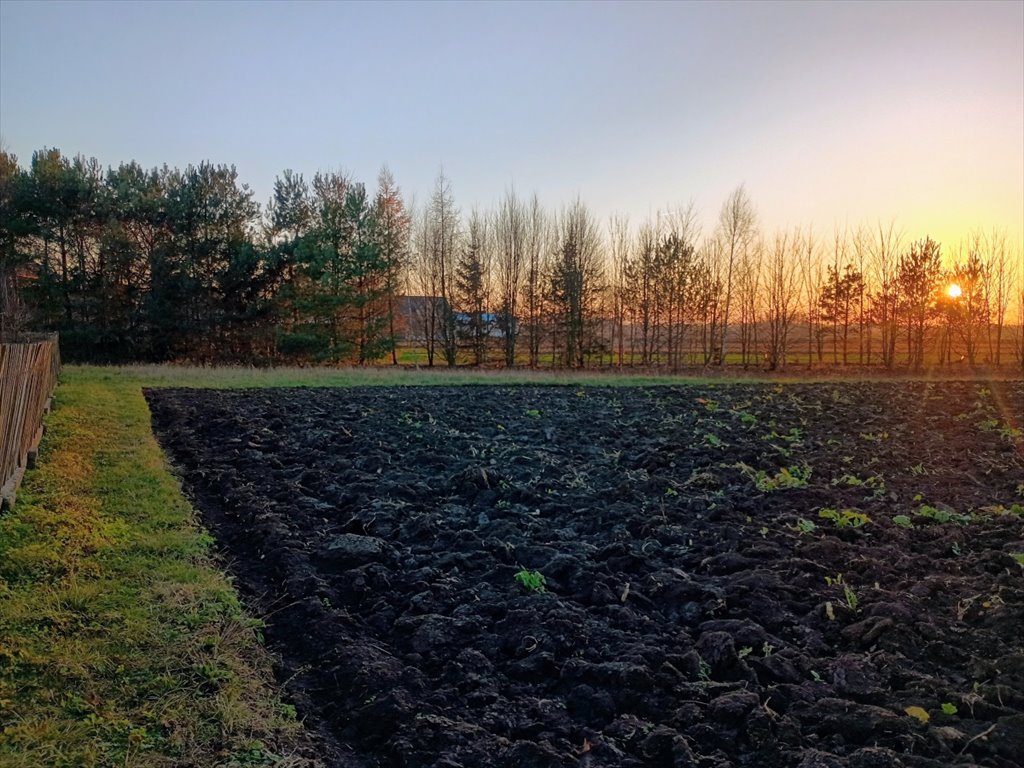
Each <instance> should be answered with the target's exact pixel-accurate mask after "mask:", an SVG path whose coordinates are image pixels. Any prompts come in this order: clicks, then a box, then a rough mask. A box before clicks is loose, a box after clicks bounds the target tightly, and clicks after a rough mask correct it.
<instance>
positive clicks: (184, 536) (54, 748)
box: [0, 368, 308, 768]
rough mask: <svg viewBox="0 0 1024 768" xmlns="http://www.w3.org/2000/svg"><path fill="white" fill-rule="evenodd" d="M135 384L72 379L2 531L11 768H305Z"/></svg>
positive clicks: (83, 374)
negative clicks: (275, 767) (274, 767)
mask: <svg viewBox="0 0 1024 768" xmlns="http://www.w3.org/2000/svg"><path fill="white" fill-rule="evenodd" d="M140 383H141V382H140V380H139V377H136V376H124V375H117V374H116V373H115V374H113V375H112V374H111V373H110V372H104V371H103V370H102V369H76V368H68V369H66V371H65V374H64V375H63V377H62V384H61V386H60V387H59V389H58V392H57V399H56V402H57V407H56V409H55V410H54V412H53V413H52V414H51V415H50V417H49V418H48V420H47V425H48V431H47V434H46V437H45V439H44V441H43V445H42V449H41V454H40V461H39V468H38V469H37V470H35V471H33V472H29V473H28V475H27V476H26V481H25V484H24V485H23V486H22V491H21V493H20V494H19V497H18V503H17V505H16V507H15V509H14V511H13V513H9V514H7V515H5V516H3V517H0V765H2V766H4V767H5V768H6V767H7V766H11V767H12V768H13V767H14V766H19V767H20V766H24V767H25V768H28V767H29V766H32V767H33V768H35V767H37V766H53V767H54V768H58V767H59V766H93V765H95V766H165V765H166V766H171V765H173V766H218V765H221V766H242V765H245V766H259V765H282V766H283V765H289V766H295V765H305V764H308V763H307V761H304V760H302V759H300V758H297V757H294V756H290V757H289V756H288V755H289V754H292V755H294V754H295V752H296V744H297V743H298V741H299V740H300V739H301V728H300V727H299V726H298V724H297V723H295V722H294V711H293V710H292V709H291V708H290V707H288V706H287V705H282V704H281V703H280V701H279V700H278V699H277V698H276V693H275V690H274V688H273V686H272V684H271V682H270V681H271V675H270V663H269V658H268V655H267V653H266V652H265V650H264V649H263V648H262V646H261V645H260V644H259V640H258V631H259V625H258V623H257V622H255V621H253V620H252V619H250V618H248V617H247V616H246V615H245V613H244V611H243V610H242V608H241V606H240V605H239V602H238V598H237V596H236V593H235V591H234V589H233V587H232V585H231V584H230V582H229V581H228V580H227V579H226V577H225V576H223V575H222V574H221V573H220V572H219V571H218V570H217V568H216V567H215V565H214V564H213V563H212V561H211V559H210V558H209V556H208V549H209V547H210V544H211V539H210V538H209V536H208V535H207V534H206V533H205V532H203V530H202V529H201V528H200V527H199V526H198V525H197V524H196V521H195V519H194V517H193V512H192V509H191V507H190V506H189V504H188V503H187V502H186V501H185V499H184V498H183V497H182V495H181V492H180V489H179V486H178V483H177V481H176V480H175V479H174V477H173V476H172V475H171V474H170V473H169V472H168V471H167V468H166V466H165V463H164V458H163V454H162V453H161V452H160V449H159V447H158V446H157V443H156V441H155V439H154V438H153V435H152V433H151V432H150V423H149V410H148V408H147V406H146V402H145V400H144V399H143V397H142V392H141V388H140V386H139V384H140Z"/></svg>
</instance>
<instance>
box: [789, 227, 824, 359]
mask: <svg viewBox="0 0 1024 768" xmlns="http://www.w3.org/2000/svg"><path fill="white" fill-rule="evenodd" d="M792 248H793V252H794V255H795V257H796V259H797V260H798V261H799V263H800V276H801V278H802V282H803V287H804V299H805V307H806V309H807V367H808V368H810V367H811V366H812V365H814V358H815V349H817V357H818V362H819V363H820V362H821V360H822V357H823V340H822V334H821V318H820V317H819V312H820V307H821V305H820V299H821V294H820V292H821V283H822V275H821V253H820V251H819V249H818V242H817V240H816V239H815V237H814V233H813V232H812V231H811V230H810V229H808V230H807V232H806V234H801V233H800V231H799V230H798V231H796V232H795V233H794V234H793V236H792Z"/></svg>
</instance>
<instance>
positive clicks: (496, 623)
mask: <svg viewBox="0 0 1024 768" xmlns="http://www.w3.org/2000/svg"><path fill="white" fill-rule="evenodd" d="M147 396H148V398H149V402H150V405H151V408H152V411H153V416H154V427H155V430H156V433H157V435H158V437H159V439H160V441H161V443H162V445H163V446H164V448H165V450H166V451H167V453H168V455H169V457H170V459H171V461H172V462H173V463H174V465H175V466H176V467H177V468H178V470H179V471H180V472H181V474H182V476H183V478H184V481H185V486H186V489H187V491H188V492H189V494H190V495H191V496H192V497H193V499H194V501H195V503H196V505H197V507H198V508H199V510H200V511H201V513H202V515H203V519H204V522H205V524H206V525H207V526H208V527H209V528H210V530H211V531H212V533H213V534H214V535H215V537H216V538H217V540H218V542H219V547H220V550H221V552H222V553H223V555H224V557H225V560H226V563H227V567H228V569H229V570H230V571H231V572H232V573H233V574H234V575H235V576H236V578H237V581H238V584H239V587H240V589H241V590H242V592H243V594H244V595H245V596H246V597H247V599H248V601H249V604H250V607H251V609H252V610H253V611H254V612H255V613H257V614H258V615H262V616H264V617H265V619H266V624H267V626H266V631H265V634H266V637H267V642H268V644H269V645H270V646H271V647H272V648H273V649H274V650H275V651H276V652H277V653H278V654H279V655H280V658H281V667H280V669H279V670H278V672H279V675H280V679H281V680H282V682H284V684H285V685H286V689H287V691H288V692H289V694H290V695H291V696H292V697H293V700H294V701H295V703H296V705H297V707H298V710H299V713H300V716H302V717H304V718H306V720H307V723H308V724H310V726H311V727H313V728H314V729H315V730H318V731H319V732H320V733H321V735H322V738H323V748H324V750H325V754H326V755H327V757H328V761H329V762H332V763H333V764H336V765H339V766H447V767H449V768H455V766H516V767H518V768H530V767H533V766H536V767H541V766H544V767H546V766H615V767H616V768H625V767H627V766H700V767H701V768H727V767H728V766H757V767H758V768H773V767H775V766H780V767H781V766H801V767H802V768H811V767H812V766H852V767H855V768H874V767H875V766H877V767H878V768H881V767H882V766H900V765H902V766H921V767H924V766H929V767H934V768H939V767H940V766H942V767H945V766H968V765H982V766H993V767H998V768H1010V766H1018V765H1020V760H1021V756H1022V755H1024V506H1022V505H1024V440H1022V435H1021V426H1022V425H1021V414H1024V384H1022V383H1020V382H1002V383H1000V382H993V383H991V384H984V385H982V384H977V383H966V382H965V383H958V382H943V383H925V382H905V381H904V382H892V383H870V384H849V383H840V384H821V385H810V384H809V385H798V384H785V385H771V384H736V385H727V386H678V387H674V386H673V387H668V386H666V387H651V388H632V389H631V388H601V387H507V388H504V387H458V388H451V387H423V388H389V389H372V388H365V389H333V390H251V391H241V392H219V391H200V390H151V391H149V392H148V393H147ZM541 579H543V583H542V584H541V583H540V582H541ZM531 585H532V586H535V587H539V588H538V589H531V588H530V586H531Z"/></svg>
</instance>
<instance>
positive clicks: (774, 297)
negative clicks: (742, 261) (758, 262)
mask: <svg viewBox="0 0 1024 768" xmlns="http://www.w3.org/2000/svg"><path fill="white" fill-rule="evenodd" d="M804 248H805V244H804V243H803V242H801V237H800V234H799V233H796V234H794V235H792V236H790V235H787V234H786V233H779V234H776V235H775V240H774V242H773V243H772V247H771V250H770V251H769V252H768V259H767V261H768V264H767V270H766V275H765V293H766V307H765V325H766V328H767V333H768V338H767V339H765V362H766V363H767V364H768V370H770V371H774V370H776V369H778V368H781V367H783V366H784V365H785V363H786V349H787V345H788V342H789V332H790V329H791V328H792V325H793V319H794V317H795V315H796V296H797V290H796V288H797V286H796V260H797V258H798V256H799V254H800V253H801V251H803V250H804Z"/></svg>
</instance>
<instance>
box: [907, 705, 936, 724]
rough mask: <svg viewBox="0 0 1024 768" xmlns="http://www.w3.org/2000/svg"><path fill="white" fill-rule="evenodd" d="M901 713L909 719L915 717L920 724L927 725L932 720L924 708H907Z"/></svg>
mask: <svg viewBox="0 0 1024 768" xmlns="http://www.w3.org/2000/svg"><path fill="white" fill-rule="evenodd" d="M903 711H904V712H906V713H907V714H908V715H910V716H911V717H916V718H917V719H918V720H920V721H921V722H922V723H927V722H928V721H929V720H931V719H932V718H931V715H929V714H928V711H927V710H926V709H925V708H924V707H907V708H906V709H904V710H903Z"/></svg>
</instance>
